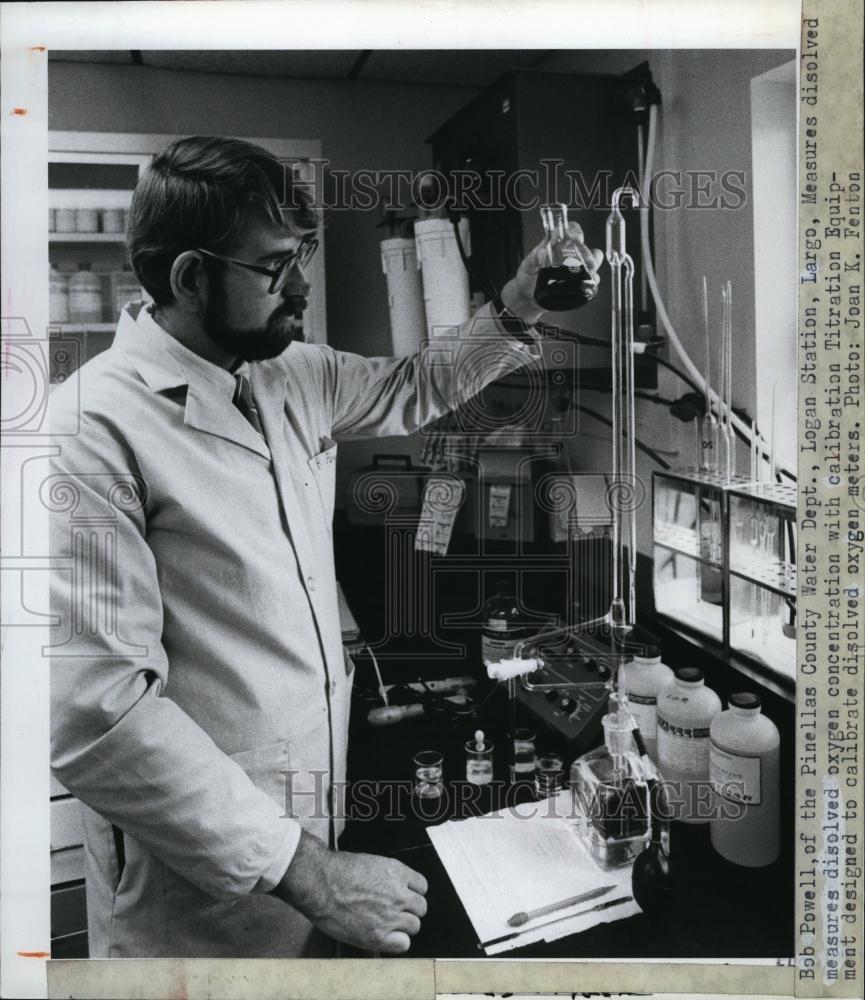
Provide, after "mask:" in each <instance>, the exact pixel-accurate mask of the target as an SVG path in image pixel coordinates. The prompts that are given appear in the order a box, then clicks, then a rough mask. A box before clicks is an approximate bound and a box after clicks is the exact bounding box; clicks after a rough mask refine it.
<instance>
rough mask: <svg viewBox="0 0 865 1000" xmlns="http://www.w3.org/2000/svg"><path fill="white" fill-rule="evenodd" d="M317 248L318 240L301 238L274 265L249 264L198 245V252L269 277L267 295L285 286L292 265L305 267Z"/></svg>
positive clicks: (273, 293)
mask: <svg viewBox="0 0 865 1000" xmlns="http://www.w3.org/2000/svg"><path fill="white" fill-rule="evenodd" d="M316 250H318V240H317V239H314V238H311V239H308V240H303V242H302V243H301V244H300V245H299V246H298V248H297V250H295V251H294V252H293V253H290V254H287V255H286V256H285V257H283V258H282V260H281V261H280V262H279V263H278V264H277V266H276V267H262V265H261V264H249V263H247V262H246V261H245V260H236V259H235V258H234V257H225V256H224V255H223V254H221V253H214V252H213V251H212V250H204V249H203V248H202V247H198V252H199V253H203V254H205V255H206V256H207V257H213V258H214V260H221V261H224V262H225V263H226V264H236V265H237V267H245V268H246V270H247V271H255V273H256V274H265V275H267V277H268V278H270V286H269V287H268V289H267V291H268V294H269V295H275V294H276V293H277V292H278V291H280V289H282V288H284V287H285V282H286V281H287V280H288V275H289V273H290V271H291V269H292V268H293V267H306V265H307V264H308V263H309V262H310V261H311V260H312V257H313V254H315V251H316Z"/></svg>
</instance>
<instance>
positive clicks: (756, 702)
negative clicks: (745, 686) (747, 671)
mask: <svg viewBox="0 0 865 1000" xmlns="http://www.w3.org/2000/svg"><path fill="white" fill-rule="evenodd" d="M730 704H731V705H735V706H736V708H746V709H755V708H759V707H760V706H761V705H762V704H763V702H762V701H761V700H760V696H759V695H758V694H754V693H753V692H752V691H737V692H736V693H735V694H731V695H730Z"/></svg>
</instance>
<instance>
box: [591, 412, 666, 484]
mask: <svg viewBox="0 0 865 1000" xmlns="http://www.w3.org/2000/svg"><path fill="white" fill-rule="evenodd" d="M572 406H573V408H574V409H575V410H579V411H580V412H581V413H585V414H588V416H590V417H594V418H595V420H600V422H601V423H602V424H606V425H607V427H612V426H613V421H612V420H608V419H607V418H606V417H605V416H604V415H603V414H602V413H598V411H597V410H593V409H591V408H590V407H588V406H583V405H582V404H580V403H573V404H572ZM634 444H635V445H636V446H637V447H638V448H639V449H640V451H642V452H645V453H646V454H647V455H648V456H649V458H651V459H652V460H653V461H654V462H657V464H658V465H660V466H661V468H662V469H670V468H672V466H671V465H670V463H669V462H665V461H664V459H663V458H661V456H660V455H659V454H658V453H657V452H656V451H655V450H654V449H652V448H650V447H649V446H648V445H647V444H643V442H642V441H641V440H640V439H639V438H634Z"/></svg>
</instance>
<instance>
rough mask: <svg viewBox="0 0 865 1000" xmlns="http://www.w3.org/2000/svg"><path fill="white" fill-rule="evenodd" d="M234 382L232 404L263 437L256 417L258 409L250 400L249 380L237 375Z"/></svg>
mask: <svg viewBox="0 0 865 1000" xmlns="http://www.w3.org/2000/svg"><path fill="white" fill-rule="evenodd" d="M234 381H235V383H236V387H235V390H234V398H233V399H232V403H234V405H235V406H236V407H237V408H238V410H240V412H241V413H242V414H243V416H244V417H245V418H246V419H247V420H248V421H249V423H250V424H252V426H253V427H254V428H255V430H257V431H258V433H259V434H260V435H261V436H262V437H264V431H263V430H262V429H261V420H259V417H258V409H257V407H256V405H255V400H254V399H253V398H252V387H251V386H250V384H249V378H248V377H247V376H246V375H243V374H239V375H235V376H234Z"/></svg>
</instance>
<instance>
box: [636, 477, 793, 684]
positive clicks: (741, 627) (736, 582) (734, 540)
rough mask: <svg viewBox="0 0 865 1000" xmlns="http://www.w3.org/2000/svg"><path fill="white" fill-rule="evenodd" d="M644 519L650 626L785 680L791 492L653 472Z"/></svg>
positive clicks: (788, 674)
mask: <svg viewBox="0 0 865 1000" xmlns="http://www.w3.org/2000/svg"><path fill="white" fill-rule="evenodd" d="M652 518H653V556H654V571H653V572H654V596H655V610H656V613H657V614H658V617H659V618H660V619H661V620H664V619H666V620H668V621H670V622H671V623H672V624H673V625H675V626H677V627H680V628H682V629H683V630H685V631H688V632H691V633H695V634H698V635H702V636H704V637H707V638H709V639H711V640H713V641H715V642H717V643H718V644H719V645H720V646H721V648H722V651H723V653H724V654H725V655H727V654H730V653H736V654H737V655H739V656H743V657H745V658H746V659H748V660H749V661H750V662H752V663H754V664H756V665H757V666H758V667H759V668H761V669H764V670H765V669H768V670H770V671H771V672H772V673H773V674H774V675H776V676H777V675H780V676H782V677H784V678H786V679H787V680H788V681H790V680H793V679H794V677H795V651H796V642H795V628H796V624H795V623H796V559H795V552H796V488H795V486H793V485H789V486H788V485H786V484H776V483H753V482H750V481H749V480H747V479H745V478H744V477H741V476H740V477H735V476H734V477H732V478H731V479H730V480H729V481H728V480H727V478H726V476H725V475H723V474H720V473H712V472H693V471H688V472H677V471H667V470H665V471H663V472H655V473H653V478H652Z"/></svg>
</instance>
